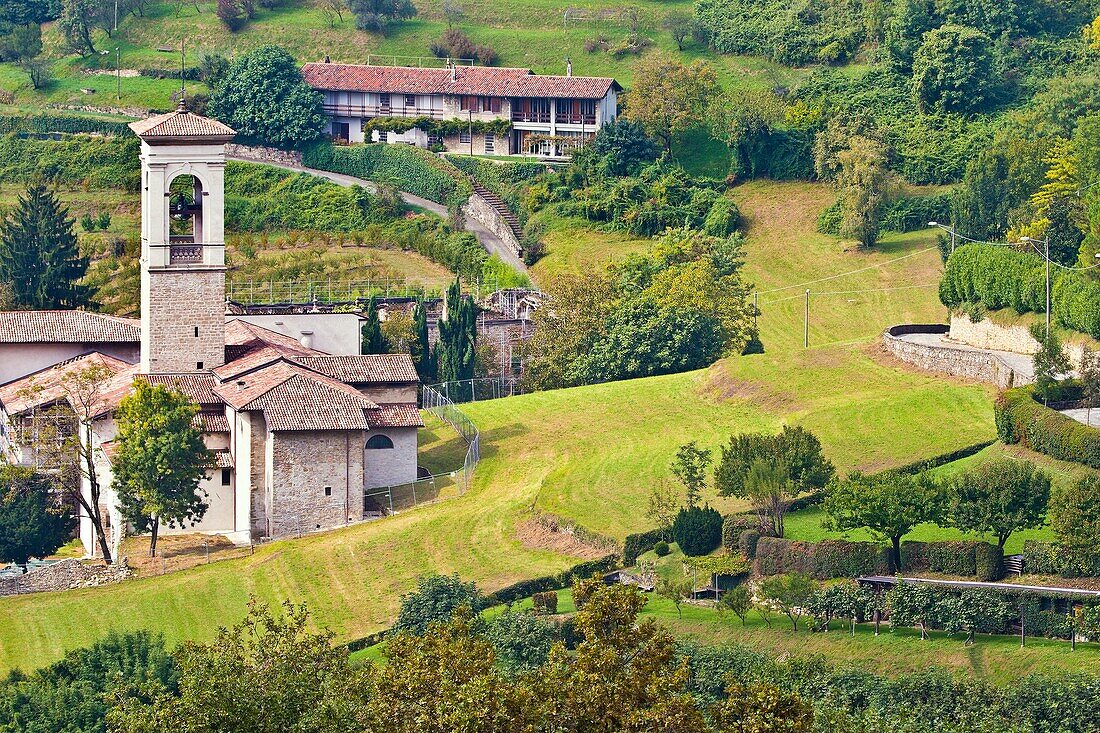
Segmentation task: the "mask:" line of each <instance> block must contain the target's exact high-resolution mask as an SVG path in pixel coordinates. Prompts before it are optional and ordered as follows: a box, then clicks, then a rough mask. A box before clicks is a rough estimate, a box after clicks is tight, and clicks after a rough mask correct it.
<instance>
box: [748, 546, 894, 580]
mask: <svg viewBox="0 0 1100 733" xmlns="http://www.w3.org/2000/svg"><path fill="white" fill-rule="evenodd" d="M754 569H755V571H756V573H757V574H758V575H782V574H785V573H795V572H797V573H804V574H806V575H809V576H811V577H813V578H816V579H817V580H828V579H830V578H855V577H858V576H860V575H889V574H890V573H891V571H892V568H891V564H890V550H889V548H887V547H885V546H882V545H877V544H875V543H873V542H847V541H845V540H825V541H823V542H817V543H814V542H796V541H794V540H788V539H784V538H781V537H761V538H760V540H759V541H758V542H757V545H756V557H755V566H754Z"/></svg>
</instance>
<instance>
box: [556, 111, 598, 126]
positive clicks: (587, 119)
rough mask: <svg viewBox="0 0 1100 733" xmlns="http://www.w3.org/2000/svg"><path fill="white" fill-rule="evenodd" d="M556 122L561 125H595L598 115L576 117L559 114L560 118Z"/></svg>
mask: <svg viewBox="0 0 1100 733" xmlns="http://www.w3.org/2000/svg"><path fill="white" fill-rule="evenodd" d="M554 121H555V123H557V124H559V125H595V124H596V115H595V114H594V113H593V114H587V115H585V114H580V115H575V114H566V113H564V112H558V116H557V118H556V119H555V120H554Z"/></svg>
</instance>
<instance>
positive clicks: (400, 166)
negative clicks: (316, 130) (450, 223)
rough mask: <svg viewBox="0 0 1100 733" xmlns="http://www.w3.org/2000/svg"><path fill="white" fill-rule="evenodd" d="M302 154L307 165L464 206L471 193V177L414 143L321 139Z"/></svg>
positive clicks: (446, 203)
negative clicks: (342, 142)
mask: <svg viewBox="0 0 1100 733" xmlns="http://www.w3.org/2000/svg"><path fill="white" fill-rule="evenodd" d="M302 158H303V160H302V164H303V165H305V166H307V167H310V168H320V169H321V170H327V171H333V172H334V173H344V174H346V175H349V176H356V177H358V178H366V179H368V180H372V181H381V182H383V183H389V184H391V185H393V186H396V187H398V188H400V189H401V190H402V191H408V192H409V193H413V194H416V195H417V196H421V197H423V198H426V199H428V200H429V201H435V202H436V203H439V204H443V205H444V206H450V205H452V204H453V205H456V206H461V205H462V204H463V203H465V201H466V199H468V198H469V197H470V194H471V193H472V189H471V187H470V183H469V181H468V180H466V178H465V176H463V175H462V173H461V172H460V171H458V170H457V169H455V167H454V166H453V165H451V164H450V163H448V162H446V161H444V160H440V159H439V158H438V157H436V156H435V155H433V154H431V153H430V152H428V151H426V150H421V149H420V148H416V147H413V146H411V145H387V144H385V143H374V144H369V145H353V146H350V147H336V146H333V145H331V144H329V143H319V144H316V145H313V146H311V147H309V148H308V149H307V150H306V151H305V152H304V153H303V156H302Z"/></svg>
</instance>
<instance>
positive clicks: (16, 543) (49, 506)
mask: <svg viewBox="0 0 1100 733" xmlns="http://www.w3.org/2000/svg"><path fill="white" fill-rule="evenodd" d="M50 489H51V484H50V481H49V480H48V479H46V477H44V476H41V475H39V474H36V473H35V472H34V471H33V470H32V469H30V468H22V467H18V466H0V562H13V563H15V564H16V565H19V566H21V567H22V568H23V572H24V573H25V572H27V562H28V561H29V560H30V559H31V558H34V557H38V558H42V557H47V556H49V555H51V554H53V553H54V552H56V551H57V548H59V547H61V546H62V545H63V544H65V542H67V541H68V539H69V536H70V533H71V532H72V527H73V518H72V515H71V514H70V513H69V512H67V511H65V510H64V509H63V508H62V507H60V506H59V505H58V503H57V501H55V500H54V498H53V497H52V496H51V495H50Z"/></svg>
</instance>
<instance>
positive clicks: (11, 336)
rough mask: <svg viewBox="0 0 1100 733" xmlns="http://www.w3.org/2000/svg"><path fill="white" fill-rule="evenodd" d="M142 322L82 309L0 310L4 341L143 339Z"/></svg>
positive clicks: (90, 341)
mask: <svg viewBox="0 0 1100 733" xmlns="http://www.w3.org/2000/svg"><path fill="white" fill-rule="evenodd" d="M140 341H141V322H140V321H138V320H137V319H134V318H119V317H118V316H108V315H104V314H102V313H89V312H88V311H78V310H44V311H0V343H7V344H31V343H66V344H109V343H135V344H136V343H139V342H140Z"/></svg>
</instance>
